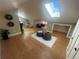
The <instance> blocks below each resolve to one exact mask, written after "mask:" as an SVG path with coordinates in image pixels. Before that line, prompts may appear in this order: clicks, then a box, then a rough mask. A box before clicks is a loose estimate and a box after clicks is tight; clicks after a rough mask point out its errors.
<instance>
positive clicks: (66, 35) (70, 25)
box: [51, 23, 72, 38]
mask: <svg viewBox="0 0 79 59" xmlns="http://www.w3.org/2000/svg"><path fill="white" fill-rule="evenodd" d="M55 25H60V26H69V30H68V32H67V35H66V37H67V38H70V37H69V33H70V30H71V27H72V25H70V24H61V23H53V24H52V30H51V33H53V29H54V26H55Z"/></svg>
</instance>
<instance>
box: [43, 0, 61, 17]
mask: <svg viewBox="0 0 79 59" xmlns="http://www.w3.org/2000/svg"><path fill="white" fill-rule="evenodd" d="M45 8H46V9H47V11H48V12H49V14H50V16H51V17H60V10H59V9H60V8H59V1H58V0H54V1H53V2H51V3H47V4H45Z"/></svg>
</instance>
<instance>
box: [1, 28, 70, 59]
mask: <svg viewBox="0 0 79 59" xmlns="http://www.w3.org/2000/svg"><path fill="white" fill-rule="evenodd" d="M36 31H37V30H36V29H32V28H29V29H25V34H24V35H17V36H15V37H11V38H10V39H8V40H6V41H3V40H2V43H1V44H2V50H1V59H66V47H67V45H68V42H69V39H67V38H66V37H65V34H64V33H60V32H54V33H53V34H52V35H53V36H56V37H57V41H56V43H55V44H54V46H53V47H52V48H48V47H47V46H45V45H43V44H41V43H39V42H38V41H36V40H34V39H33V38H31V34H32V33H34V32H36Z"/></svg>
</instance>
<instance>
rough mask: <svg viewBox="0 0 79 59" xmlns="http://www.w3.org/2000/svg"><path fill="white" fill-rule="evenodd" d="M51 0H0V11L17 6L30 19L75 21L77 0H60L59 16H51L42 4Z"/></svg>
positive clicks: (78, 10) (77, 12)
mask: <svg viewBox="0 0 79 59" xmlns="http://www.w3.org/2000/svg"><path fill="white" fill-rule="evenodd" d="M49 2H51V0H0V11H6V10H10V9H15V8H18V11H19V13H21V14H22V15H23V16H25V18H27V19H31V20H48V21H51V22H61V23H75V22H76V21H77V19H78V15H79V6H78V2H79V1H78V0H60V7H61V9H60V12H61V17H59V18H52V17H50V15H49V13H48V11H47V10H46V9H45V7H44V4H46V3H49Z"/></svg>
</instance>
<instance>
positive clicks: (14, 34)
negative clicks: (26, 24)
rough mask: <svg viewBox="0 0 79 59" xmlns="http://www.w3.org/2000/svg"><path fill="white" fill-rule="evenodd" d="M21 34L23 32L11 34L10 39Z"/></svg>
mask: <svg viewBox="0 0 79 59" xmlns="http://www.w3.org/2000/svg"><path fill="white" fill-rule="evenodd" d="M19 34H21V32H18V33H14V34H10V35H9V37H12V36H16V35H19Z"/></svg>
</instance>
